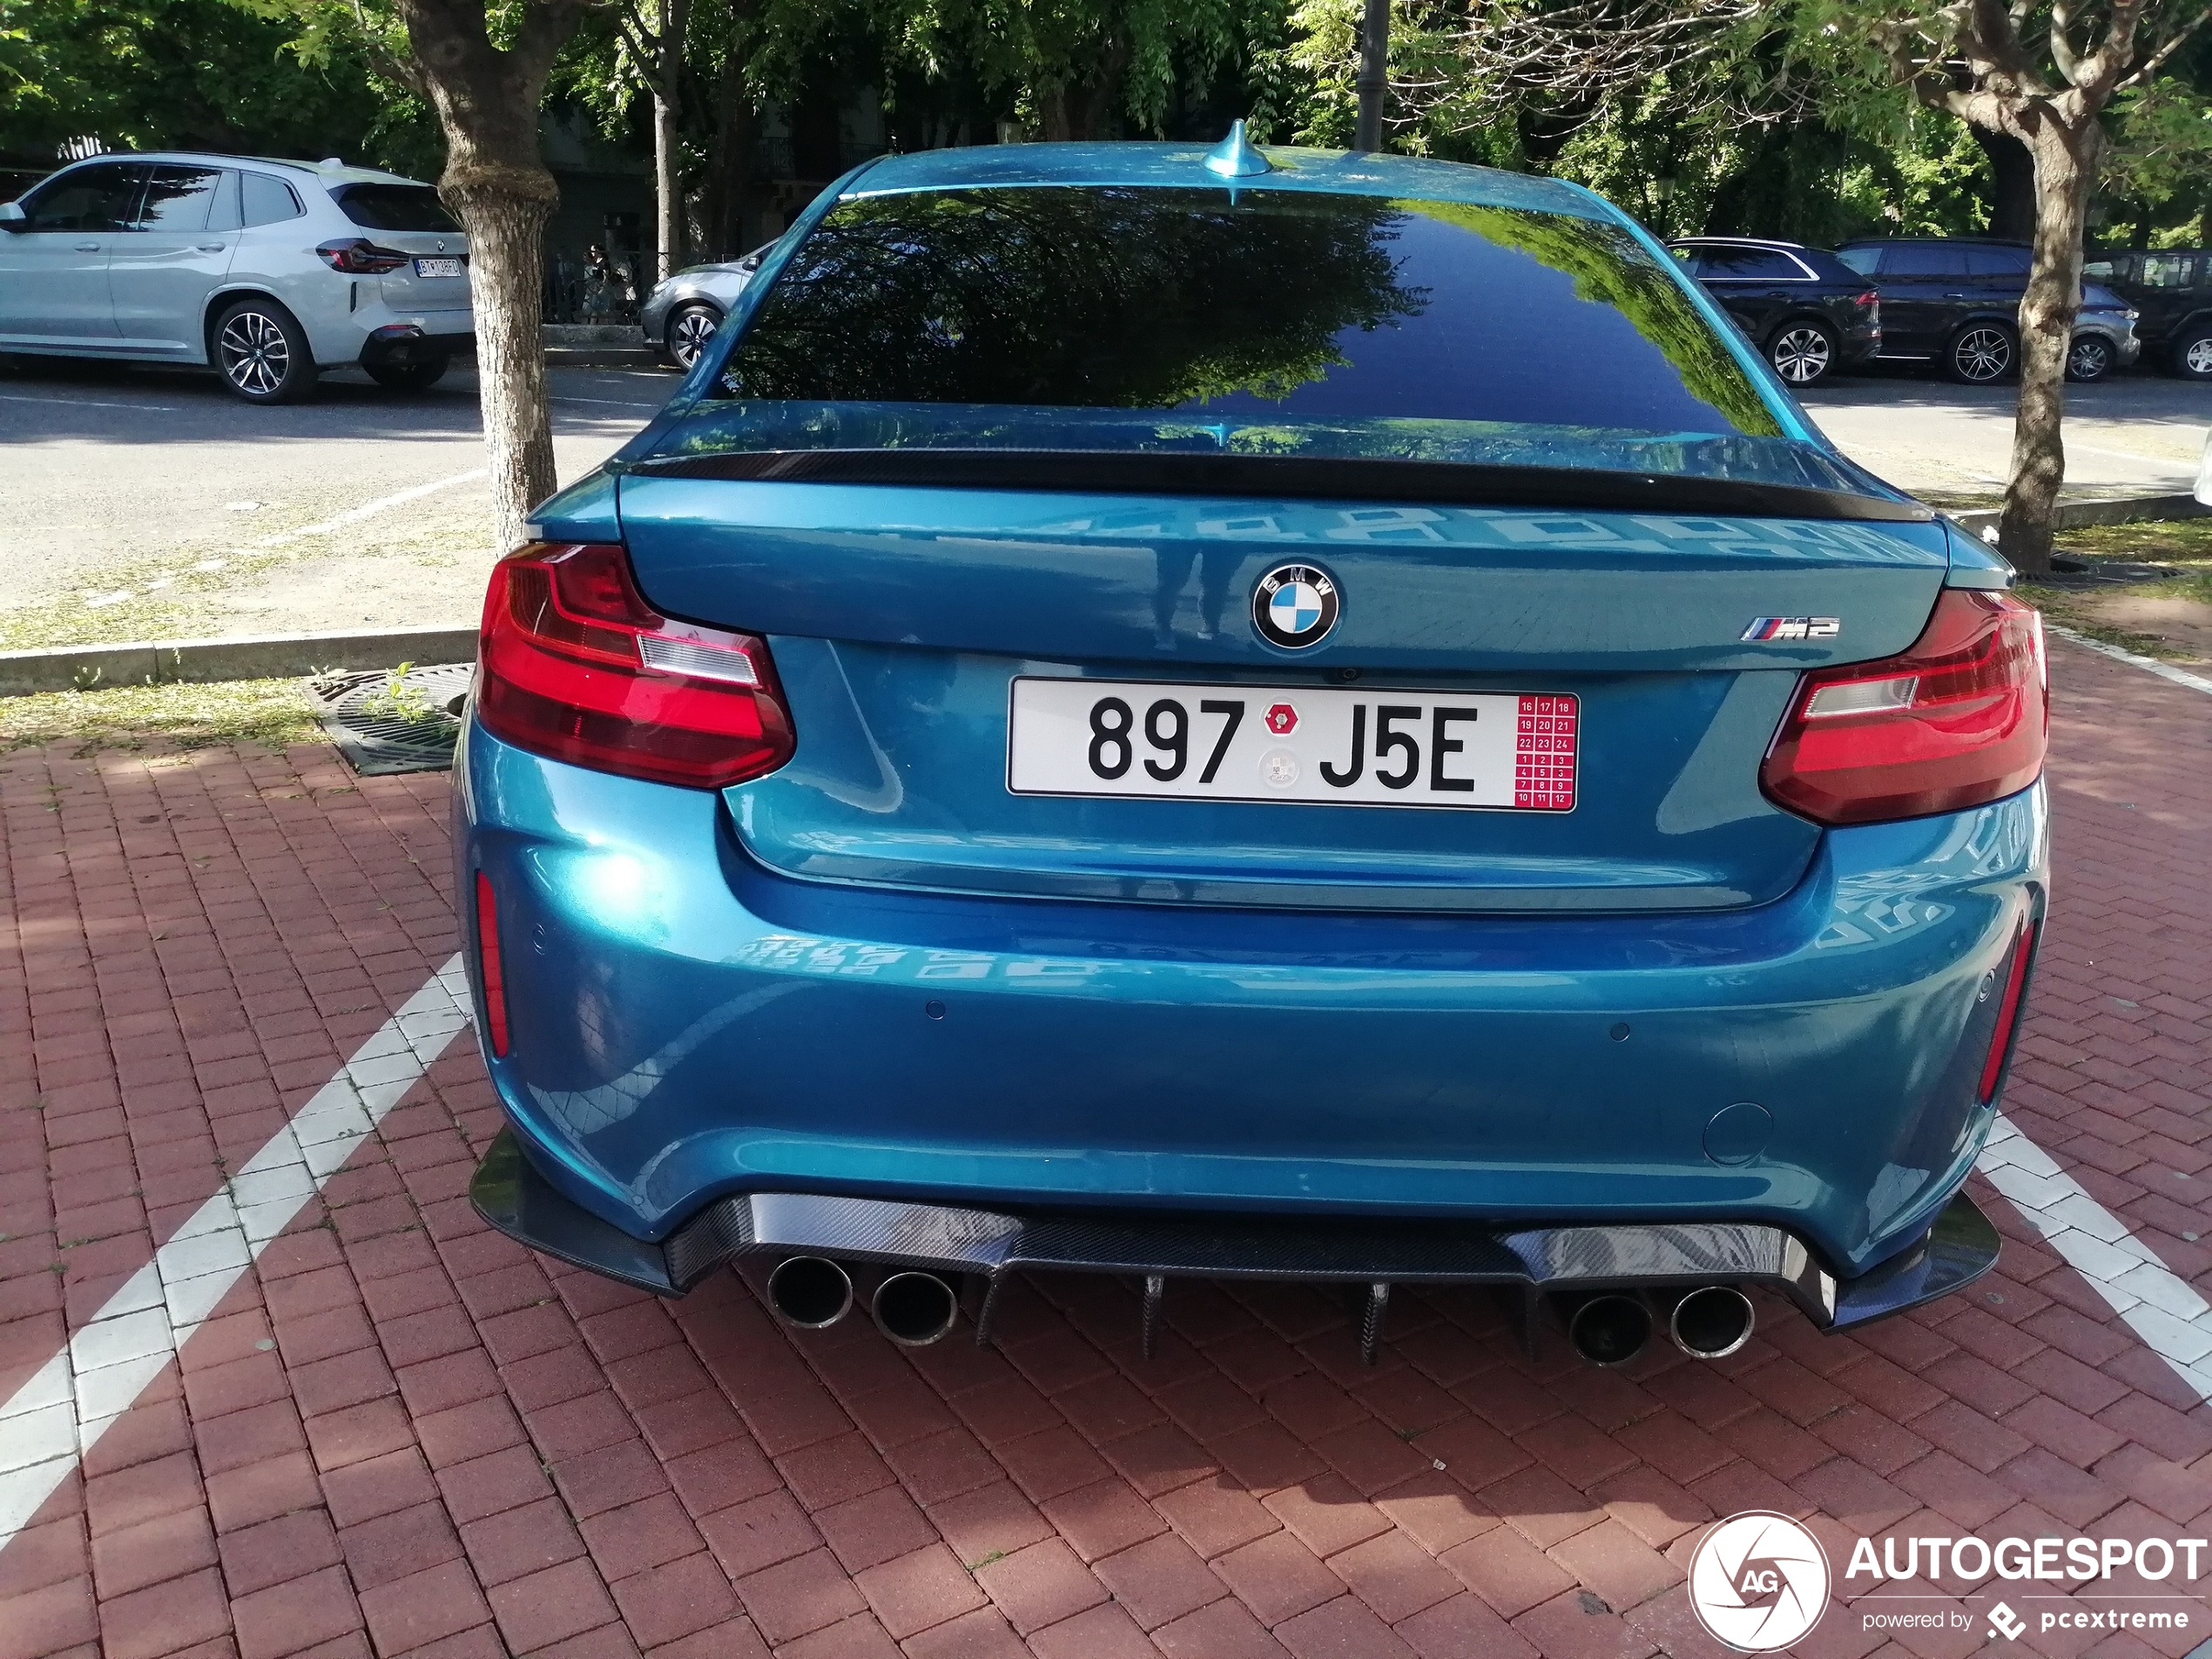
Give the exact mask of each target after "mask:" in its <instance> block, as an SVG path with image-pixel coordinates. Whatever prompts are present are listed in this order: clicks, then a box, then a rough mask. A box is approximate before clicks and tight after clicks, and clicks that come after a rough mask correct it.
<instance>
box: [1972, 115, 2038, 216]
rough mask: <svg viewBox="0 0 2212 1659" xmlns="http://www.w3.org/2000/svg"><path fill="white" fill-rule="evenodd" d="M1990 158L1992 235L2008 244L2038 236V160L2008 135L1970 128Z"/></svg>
mask: <svg viewBox="0 0 2212 1659" xmlns="http://www.w3.org/2000/svg"><path fill="white" fill-rule="evenodd" d="M1967 131H1968V132H1972V133H1973V135H1974V142H1975V143H1977V144H1979V145H1981V148H1982V153H1983V154H1984V155H1986V156H1987V157H1988V158H1989V233H1990V234H1991V235H1992V236H1994V237H1997V238H2000V239H2002V240H2004V241H2007V242H2026V241H2030V240H2033V238H2034V235H2035V158H2034V156H2033V155H2032V154H2031V153H2030V152H2029V151H2028V147H2027V145H2024V144H2022V143H2021V142H2020V140H2019V139H2018V138H2014V137H2013V135H2012V134H2011V133H2009V132H1991V131H1990V130H1989V129H1988V128H1987V127H1984V126H1973V125H1969V126H1968V128H1967Z"/></svg>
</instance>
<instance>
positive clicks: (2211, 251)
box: [2081, 247, 2212, 381]
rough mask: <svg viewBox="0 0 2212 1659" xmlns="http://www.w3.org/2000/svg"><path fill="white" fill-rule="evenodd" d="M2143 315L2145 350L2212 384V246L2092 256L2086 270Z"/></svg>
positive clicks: (2175, 368) (2190, 376) (2177, 371)
mask: <svg viewBox="0 0 2212 1659" xmlns="http://www.w3.org/2000/svg"><path fill="white" fill-rule="evenodd" d="M2081 274H2082V275H2083V276H2084V277H2085V278H2088V277H2094V279H2096V280H2098V281H2099V282H2101V283H2103V284H2105V285H2106V286H2107V287H2110V288H2112V289H2114V290H2115V291H2116V292H2117V293H2119V294H2120V295H2121V298H2123V299H2124V300H2127V302H2128V304H2129V305H2131V306H2133V307H2135V309H2136V310H2137V311H2139V312H2140V313H2141V314H2142V320H2141V322H2140V323H2138V324H2137V325H2136V329H2137V332H2138V333H2139V334H2141V335H2142V339H2143V348H2144V350H2146V351H2148V353H2149V354H2151V355H2152V357H2154V358H2155V359H2156V360H2157V361H2159V362H2160V363H2161V365H2163V366H2164V367H2165V368H2169V369H2171V370H2173V372H2174V373H2175V374H2179V375H2182V376H2183V377H2184V378H2185V379H2188V380H2193V381H2212V248H2202V247H2184V248H2167V249H2162V250H2161V251H2159V252H2157V253H2147V252H2134V253H2097V254H2092V255H2091V256H2090V258H2089V260H2088V262H2087V264H2085V265H2084V266H2082V267H2081Z"/></svg>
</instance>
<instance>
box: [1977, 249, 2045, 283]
mask: <svg viewBox="0 0 2212 1659" xmlns="http://www.w3.org/2000/svg"><path fill="white" fill-rule="evenodd" d="M2029 257H2030V256H2029V253H2028V251H2027V249H2026V248H2024V247H1970V248H1968V249H1967V250H1966V270H1967V271H1968V273H1970V274H1972V275H1974V276H1978V277H2024V276H2026V275H2027V267H2028V260H2029Z"/></svg>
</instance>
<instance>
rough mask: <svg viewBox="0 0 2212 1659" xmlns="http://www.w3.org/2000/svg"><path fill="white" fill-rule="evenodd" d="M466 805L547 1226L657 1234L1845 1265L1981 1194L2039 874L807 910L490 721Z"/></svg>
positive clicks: (797, 895) (511, 1065)
mask: <svg viewBox="0 0 2212 1659" xmlns="http://www.w3.org/2000/svg"><path fill="white" fill-rule="evenodd" d="M462 811H463V813H464V814H465V816H466V822H465V824H464V839H463V842H462V846H463V849H464V850H463V853H462V857H463V858H464V860H467V861H468V862H469V864H470V865H471V866H472V867H482V868H484V869H487V870H488V871H489V873H491V876H492V880H493V881H494V883H495V884H496V887H497V888H498V891H499V893H500V899H501V911H500V921H501V928H502V939H503V941H504V946H503V949H504V954H505V961H506V974H507V982H508V985H509V999H510V1009H511V1018H512V1022H513V1026H514V1030H515V1043H514V1052H513V1054H512V1055H511V1056H510V1057H509V1058H508V1059H505V1060H502V1061H495V1062H492V1073H493V1077H494V1081H495V1082H496V1085H497V1087H498V1089H499V1091H500V1095H501V1097H502V1102H503V1103H504V1104H505V1105H506V1107H507V1109H508V1110H509V1114H510V1116H512V1117H513V1118H514V1120H515V1122H516V1125H517V1127H518V1128H519V1129H520V1130H521V1131H522V1132H523V1135H524V1136H525V1139H526V1141H527V1143H529V1146H530V1148H531V1150H532V1151H533V1153H534V1155H535V1156H536V1157H537V1158H538V1159H539V1161H540V1163H541V1164H542V1165H543V1168H544V1169H545V1170H546V1171H547V1173H548V1174H549V1176H550V1177H552V1178H553V1179H554V1180H555V1181H556V1184H557V1185H559V1186H560V1187H561V1188H562V1189H563V1190H564V1191H565V1192H567V1194H568V1195H569V1196H570V1197H572V1198H574V1199H575V1200H577V1202H579V1203H581V1204H583V1205H585V1206H586V1207H587V1208H589V1209H590V1210H592V1211H594V1212H595V1213H597V1214H599V1215H601V1216H603V1217H605V1218H606V1219H608V1220H610V1221H612V1222H615V1223H616V1224H618V1225H620V1226H622V1227H624V1229H625V1230H627V1231H631V1232H632V1233H634V1234H636V1235H637V1236H640V1237H645V1238H660V1237H664V1236H665V1234H666V1233H667V1232H668V1231H670V1230H671V1228H672V1227H673V1226H675V1225H676V1224H678V1223H679V1222H681V1221H682V1220H683V1219H684V1218H685V1217H686V1216H688V1215H689V1214H691V1213H692V1212H693V1211H696V1209H697V1208H698V1205H699V1204H703V1203H704V1202H705V1201H706V1200H707V1199H709V1198H710V1197H715V1196H718V1195H719V1194H721V1193H723V1192H725V1191H730V1190H741V1189H744V1188H747V1187H759V1186H770V1187H785V1188H789V1187H793V1186H797V1187H801V1188H812V1189H814V1190H827V1191H852V1192H867V1193H874V1194H880V1195H884V1196H907V1197H938V1198H942V1199H945V1200H948V1201H954V1202H957V1201H961V1200H966V1201H969V1202H989V1203H995V1204H1019V1203H1022V1202H1029V1203H1062V1204H1102V1203H1111V1204H1123V1205H1127V1204H1166V1205H1171V1206H1180V1207H1184V1208H1193V1207H1196V1208H1211V1209H1224V1210H1264V1211H1293V1212H1295V1211H1301V1210H1312V1211H1315V1212H1317V1213H1339V1212H1345V1211H1367V1210H1372V1211H1377V1212H1387V1213H1398V1214H1427V1215H1464V1216H1467V1217H1484V1218H1500V1217H1521V1218H1530V1219H1542V1218H1550V1219H1568V1218H1579V1219H1582V1220H1588V1221H1603V1220H1611V1219H1632V1218H1641V1219H1663V1218H1667V1217H1683V1218H1689V1217H1718V1218H1740V1219H1746V1220H1760V1221H1770V1222H1777V1223H1780V1224H1784V1225H1785V1226H1789V1227H1791V1228H1793V1229H1795V1230H1797V1231H1799V1232H1801V1233H1802V1234H1803V1235H1804V1237H1805V1238H1807V1239H1808V1240H1810V1241H1811V1243H1812V1244H1814V1245H1815V1247H1816V1248H1817V1250H1818V1251H1821V1252H1822V1254H1823V1255H1824V1257H1825V1258H1827V1260H1828V1261H1829V1262H1830V1263H1831V1264H1832V1265H1833V1266H1835V1267H1836V1268H1837V1269H1838V1271H1841V1272H1843V1273H1844V1274H1846V1275H1848V1274H1851V1273H1854V1272H1856V1271H1860V1270H1862V1269H1864V1268H1865V1267H1866V1266H1868V1265H1870V1264H1872V1263H1873V1262H1875V1261H1878V1260H1879V1259H1881V1258H1882V1257H1883V1256H1884V1255H1885V1252H1887V1251H1892V1250H1894V1249H1895V1248H1896V1247H1897V1246H1898V1244H1901V1243H1902V1242H1904V1240H1905V1238H1908V1237H1910V1236H1911V1235H1912V1233H1913V1231H1915V1229H1916V1228H1918V1227H1921V1226H1924V1225H1925V1222H1926V1220H1927V1218H1928V1217H1930V1216H1932V1213H1933V1211H1934V1210H1935V1209H1936V1208H1937V1207H1939V1205H1940V1204H1941V1203H1942V1202H1943V1201H1944V1200H1946V1198H1947V1197H1948V1196H1949V1194H1950V1192H1951V1191H1952V1190H1953V1189H1954V1188H1955V1187H1956V1185H1957V1184H1958V1182H1959V1180H1962V1179H1963V1178H1964V1176H1965V1173H1966V1169H1967V1167H1968V1166H1969V1165H1970V1163H1971V1161H1972V1157H1973V1151H1974V1150H1975V1147H1976V1146H1977V1144H1978V1143H1979V1137H1980V1136H1981V1135H1982V1134H1983V1133H1984V1132H1985V1131H1986V1127H1987V1123H1988V1118H1989V1113H1988V1111H1987V1110H1986V1109H1982V1108H1979V1107H1977V1106H1976V1105H1975V1104H1974V1103H1973V1089H1974V1082H1975V1079H1976V1076H1977V1074H1978V1072H1979V1067H1980V1063H1981V1058H1982V1055H1983V1054H1984V1052H1985V1051H1986V1046H1987V1041H1988V1034H1989V1030H1990V1027H1991V1022H1993V1018H1994V1012H1995V1009H1994V1002H1993V999H1991V998H1989V997H1987V996H1986V990H1987V988H1988V986H1989V983H1990V982H1991V981H1992V980H1993V976H1994V974H1995V973H1996V971H1997V969H1998V968H1999V966H2000V963H2001V962H2002V961H2003V960H2004V958H2005V956H2006V951H2007V949H2008V948H2009V946H2010V944H2011V941H2012V940H2013V935H2014V934H2015V932H2016V931H2017V929H2018V927H2019V926H2020V921H2021V918H2022V917H2023V915H2025V914H2027V913H2028V912H2029V911H2030V910H2031V909H2037V908H2040V903H2041V895H2042V891H2043V884H2044V881H2045V879H2046V878H2045V860H2046V849H2045V845H2044V843H2045V829H2044V807H2043V804H2042V796H2041V791H2040V786H2038V787H2037V788H2036V789H2033V790H2030V791H2027V792H2024V793H2022V794H2020V795H2018V796H2014V797H2013V798H2011V799H2007V800H2005V801H2001V802H1998V803H1996V804H1994V805H1992V806H1987V807H1984V808H1980V809H1978V810H1976V811H1974V812H1971V813H1960V814H1957V815H1955V816H1950V817H1942V818H1934V819H1918V820H1912V821H1910V822H1906V823H1901V824H1894V825H1883V826H1870V827H1865V828H1858V829H1849V830H1842V831H1836V832H1831V833H1829V834H1827V835H1826V836H1824V838H1823V840H1822V842H1821V846H1820V848H1819V852H1818V854H1817V857H1816V858H1815V860H1813V862H1812V864H1811V867H1809V868H1808V869H1807V871H1806V872H1805V874H1804V878H1803V879H1802V880H1800V881H1799V882H1798V883H1797V886H1796V887H1794V888H1793V889H1792V890H1791V892H1789V893H1788V894H1785V895H1784V896H1783V897H1782V898H1781V899H1779V900H1776V901H1775V902H1773V903H1770V904H1767V905H1763V906H1759V907H1755V908H1752V909H1748V910H1739V911H1735V912H1730V913H1724V914H1717V915H1708V916H1697V915H1670V916H1665V917H1649V918H1634V917H1620V916H1613V917H1581V918H1572V919H1569V918H1563V917H1545V918H1541V919H1522V918H1507V917H1480V918H1465V919H1441V918H1436V917H1408V916H1360V915H1356V914H1335V915H1329V914H1291V913H1280V912H1251V913H1236V912H1224V911H1221V910H1217V909H1209V908H1200V907H1148V906H1142V905H1117V906H1092V905H1076V906H1070V905H1066V904H1055V903H1049V902H1040V901H1035V900H979V899H975V898H972V897H961V898H949V897H945V896H941V895H937V894H921V893H912V894H898V893H885V892H880V891H875V892H863V891H855V890H851V889H844V888H840V887H833V886H829V885H825V884H819V883H811V882H798V881H792V880H785V879H781V878H779V877H776V876H774V875H772V874H771V873H768V872H767V871H765V870H764V869H762V868H761V867H759V866H758V865H757V864H755V863H754V862H753V861H752V860H750V859H748V858H747V857H746V856H745V853H744V852H743V851H742V849H741V848H740V847H739V846H738V844H737V841H736V839H735V837H734V835H733V834H732V826H731V825H730V822H729V819H728V817H727V813H726V808H725V804H724V803H723V801H722V800H721V799H718V798H717V797H714V796H710V795H707V794H705V793H700V792H689V791H684V790H678V789H671V788H667V787H664V786H657V785H651V784H644V783H637V782H631V781H627V780H624V779H615V778H610V777H605V776H603V775H599V774H596V773H591V772H583V771H579V770H577V769H575V768H572V767H568V766H564V765H560V764H558V763H555V762H550V761H546V760H542V759H537V758H536V757H534V756H530V755H528V754H524V753H523V752H520V751H517V750H515V749H512V748H509V747H508V746H507V745H502V744H500V743H499V742H497V741H496V739H494V738H490V737H489V736H488V735H487V734H485V733H484V732H482V730H481V729H480V728H477V727H475V726H474V725H471V727H470V729H469V736H468V742H467V759H466V774H465V778H464V787H463V790H462ZM464 890H465V888H464ZM930 1001H938V1002H941V1003H942V1004H943V1005H944V1008H945V1014H944V1016H943V1017H942V1018H941V1019H932V1018H930V1017H929V1016H928V1015H927V1013H926V1011H925V1006H926V1004H927V1003H928V1002H930ZM1619 1023H1625V1024H1627V1025H1629V1028H1630V1035H1629V1037H1628V1038H1627V1039H1626V1040H1625V1041H1616V1040H1615V1039H1614V1038H1613V1037H1612V1036H1611V1035H1609V1034H1610V1031H1611V1028H1613V1027H1614V1026H1615V1024H1619ZM1048 1080H1049V1081H1048ZM1737 1101H1753V1102H1757V1103H1761V1104H1762V1105H1764V1107H1765V1108H1766V1109H1768V1110H1769V1111H1770V1112H1771V1113H1772V1115H1773V1116H1774V1119H1775V1128H1774V1130H1773V1133H1772V1136H1771V1137H1770V1141H1769V1143H1768V1145H1767V1147H1766V1149H1765V1150H1764V1153H1763V1154H1762V1155H1761V1156H1759V1157H1757V1158H1754V1159H1753V1160H1751V1161H1750V1162H1749V1163H1745V1164H1743V1165H1739V1166H1724V1165H1722V1164H1719V1163H1716V1162H1714V1161H1713V1160H1712V1159H1711V1158H1710V1157H1708V1156H1707V1155H1706V1152H1705V1150H1704V1147H1703V1136H1704V1133H1705V1130H1706V1127H1707V1124H1708V1123H1709V1122H1710V1119H1711V1118H1712V1116H1714V1114H1715V1113H1716V1111H1718V1110H1719V1109H1721V1108H1723V1107H1724V1106H1726V1105H1729V1104H1730V1103H1734V1102H1737Z"/></svg>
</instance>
